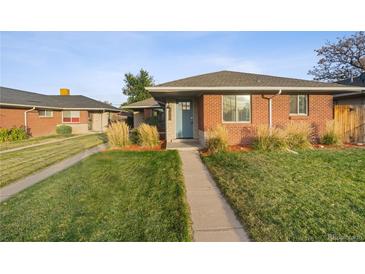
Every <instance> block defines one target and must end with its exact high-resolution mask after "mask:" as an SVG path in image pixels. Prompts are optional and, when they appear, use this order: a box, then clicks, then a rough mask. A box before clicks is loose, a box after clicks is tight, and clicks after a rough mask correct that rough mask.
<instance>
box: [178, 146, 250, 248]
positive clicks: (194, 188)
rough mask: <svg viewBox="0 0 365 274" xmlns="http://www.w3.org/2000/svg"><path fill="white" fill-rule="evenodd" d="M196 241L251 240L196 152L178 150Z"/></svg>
mask: <svg viewBox="0 0 365 274" xmlns="http://www.w3.org/2000/svg"><path fill="white" fill-rule="evenodd" d="M179 154H180V157H181V159H182V163H183V174H184V178H185V185H186V194H187V200H188V203H189V205H190V211H191V218H192V221H193V233H194V241H196V242H243V241H249V238H248V236H247V234H246V232H245V231H244V229H243V227H242V225H241V224H240V222H239V221H238V220H237V218H236V216H235V215H234V213H233V211H232V209H231V207H230V206H229V205H228V203H227V202H226V200H225V199H224V197H223V196H222V194H221V193H220V191H219V189H218V188H217V186H216V184H215V182H214V180H213V178H212V177H211V175H210V173H209V172H208V170H207V168H206V167H205V165H204V164H203V163H202V161H201V159H200V157H199V154H198V152H197V151H179Z"/></svg>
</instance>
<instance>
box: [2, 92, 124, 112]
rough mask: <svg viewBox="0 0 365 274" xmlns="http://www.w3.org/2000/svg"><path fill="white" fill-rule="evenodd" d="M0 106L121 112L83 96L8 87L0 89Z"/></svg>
mask: <svg viewBox="0 0 365 274" xmlns="http://www.w3.org/2000/svg"><path fill="white" fill-rule="evenodd" d="M0 104H11V105H21V106H30V107H33V106H36V107H49V108H60V109H67V108H74V109H77V108H80V109H105V110H110V111H120V109H118V108H116V107H113V106H111V105H109V104H105V103H102V102H100V101H97V100H94V99H91V98H89V97H86V96H83V95H67V96H60V95H44V94H39V93H34V92H29V91H23V90H18V89H12V88H6V87H0Z"/></svg>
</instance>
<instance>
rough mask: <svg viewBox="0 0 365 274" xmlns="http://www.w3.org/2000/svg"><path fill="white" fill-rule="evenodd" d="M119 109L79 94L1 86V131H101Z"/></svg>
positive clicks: (31, 133)
mask: <svg viewBox="0 0 365 274" xmlns="http://www.w3.org/2000/svg"><path fill="white" fill-rule="evenodd" d="M120 112H121V110H120V109H118V108H115V107H113V106H111V105H108V104H105V103H102V102H99V101H96V100H94V99H91V98H88V97H86V96H82V95H70V91H69V90H68V89H61V90H60V95H44V94H39V93H34V92H28V91H23V90H17V89H11V88H6V87H0V128H12V127H21V126H23V127H25V128H27V130H28V133H29V134H30V135H31V136H42V135H48V134H53V133H55V131H56V127H57V125H60V124H65V125H69V126H71V127H72V132H73V133H87V132H89V131H95V132H101V131H104V130H105V129H106V127H107V126H108V123H109V121H110V119H111V118H112V116H113V114H118V113H120Z"/></svg>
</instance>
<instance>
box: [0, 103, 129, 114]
mask: <svg viewBox="0 0 365 274" xmlns="http://www.w3.org/2000/svg"><path fill="white" fill-rule="evenodd" d="M0 105H1V106H11V107H33V105H22V104H11V103H1V102H0ZM34 107H36V108H41V109H54V110H109V111H115V112H118V111H122V110H121V109H120V110H116V109H111V108H61V107H50V106H47V107H46V106H34Z"/></svg>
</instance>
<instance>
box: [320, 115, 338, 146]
mask: <svg viewBox="0 0 365 274" xmlns="http://www.w3.org/2000/svg"><path fill="white" fill-rule="evenodd" d="M321 143H322V144H324V145H341V144H342V143H343V142H342V136H341V133H340V130H339V128H338V127H337V126H336V123H335V122H334V121H330V122H327V123H326V130H325V132H324V134H323V136H322V138H321Z"/></svg>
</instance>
